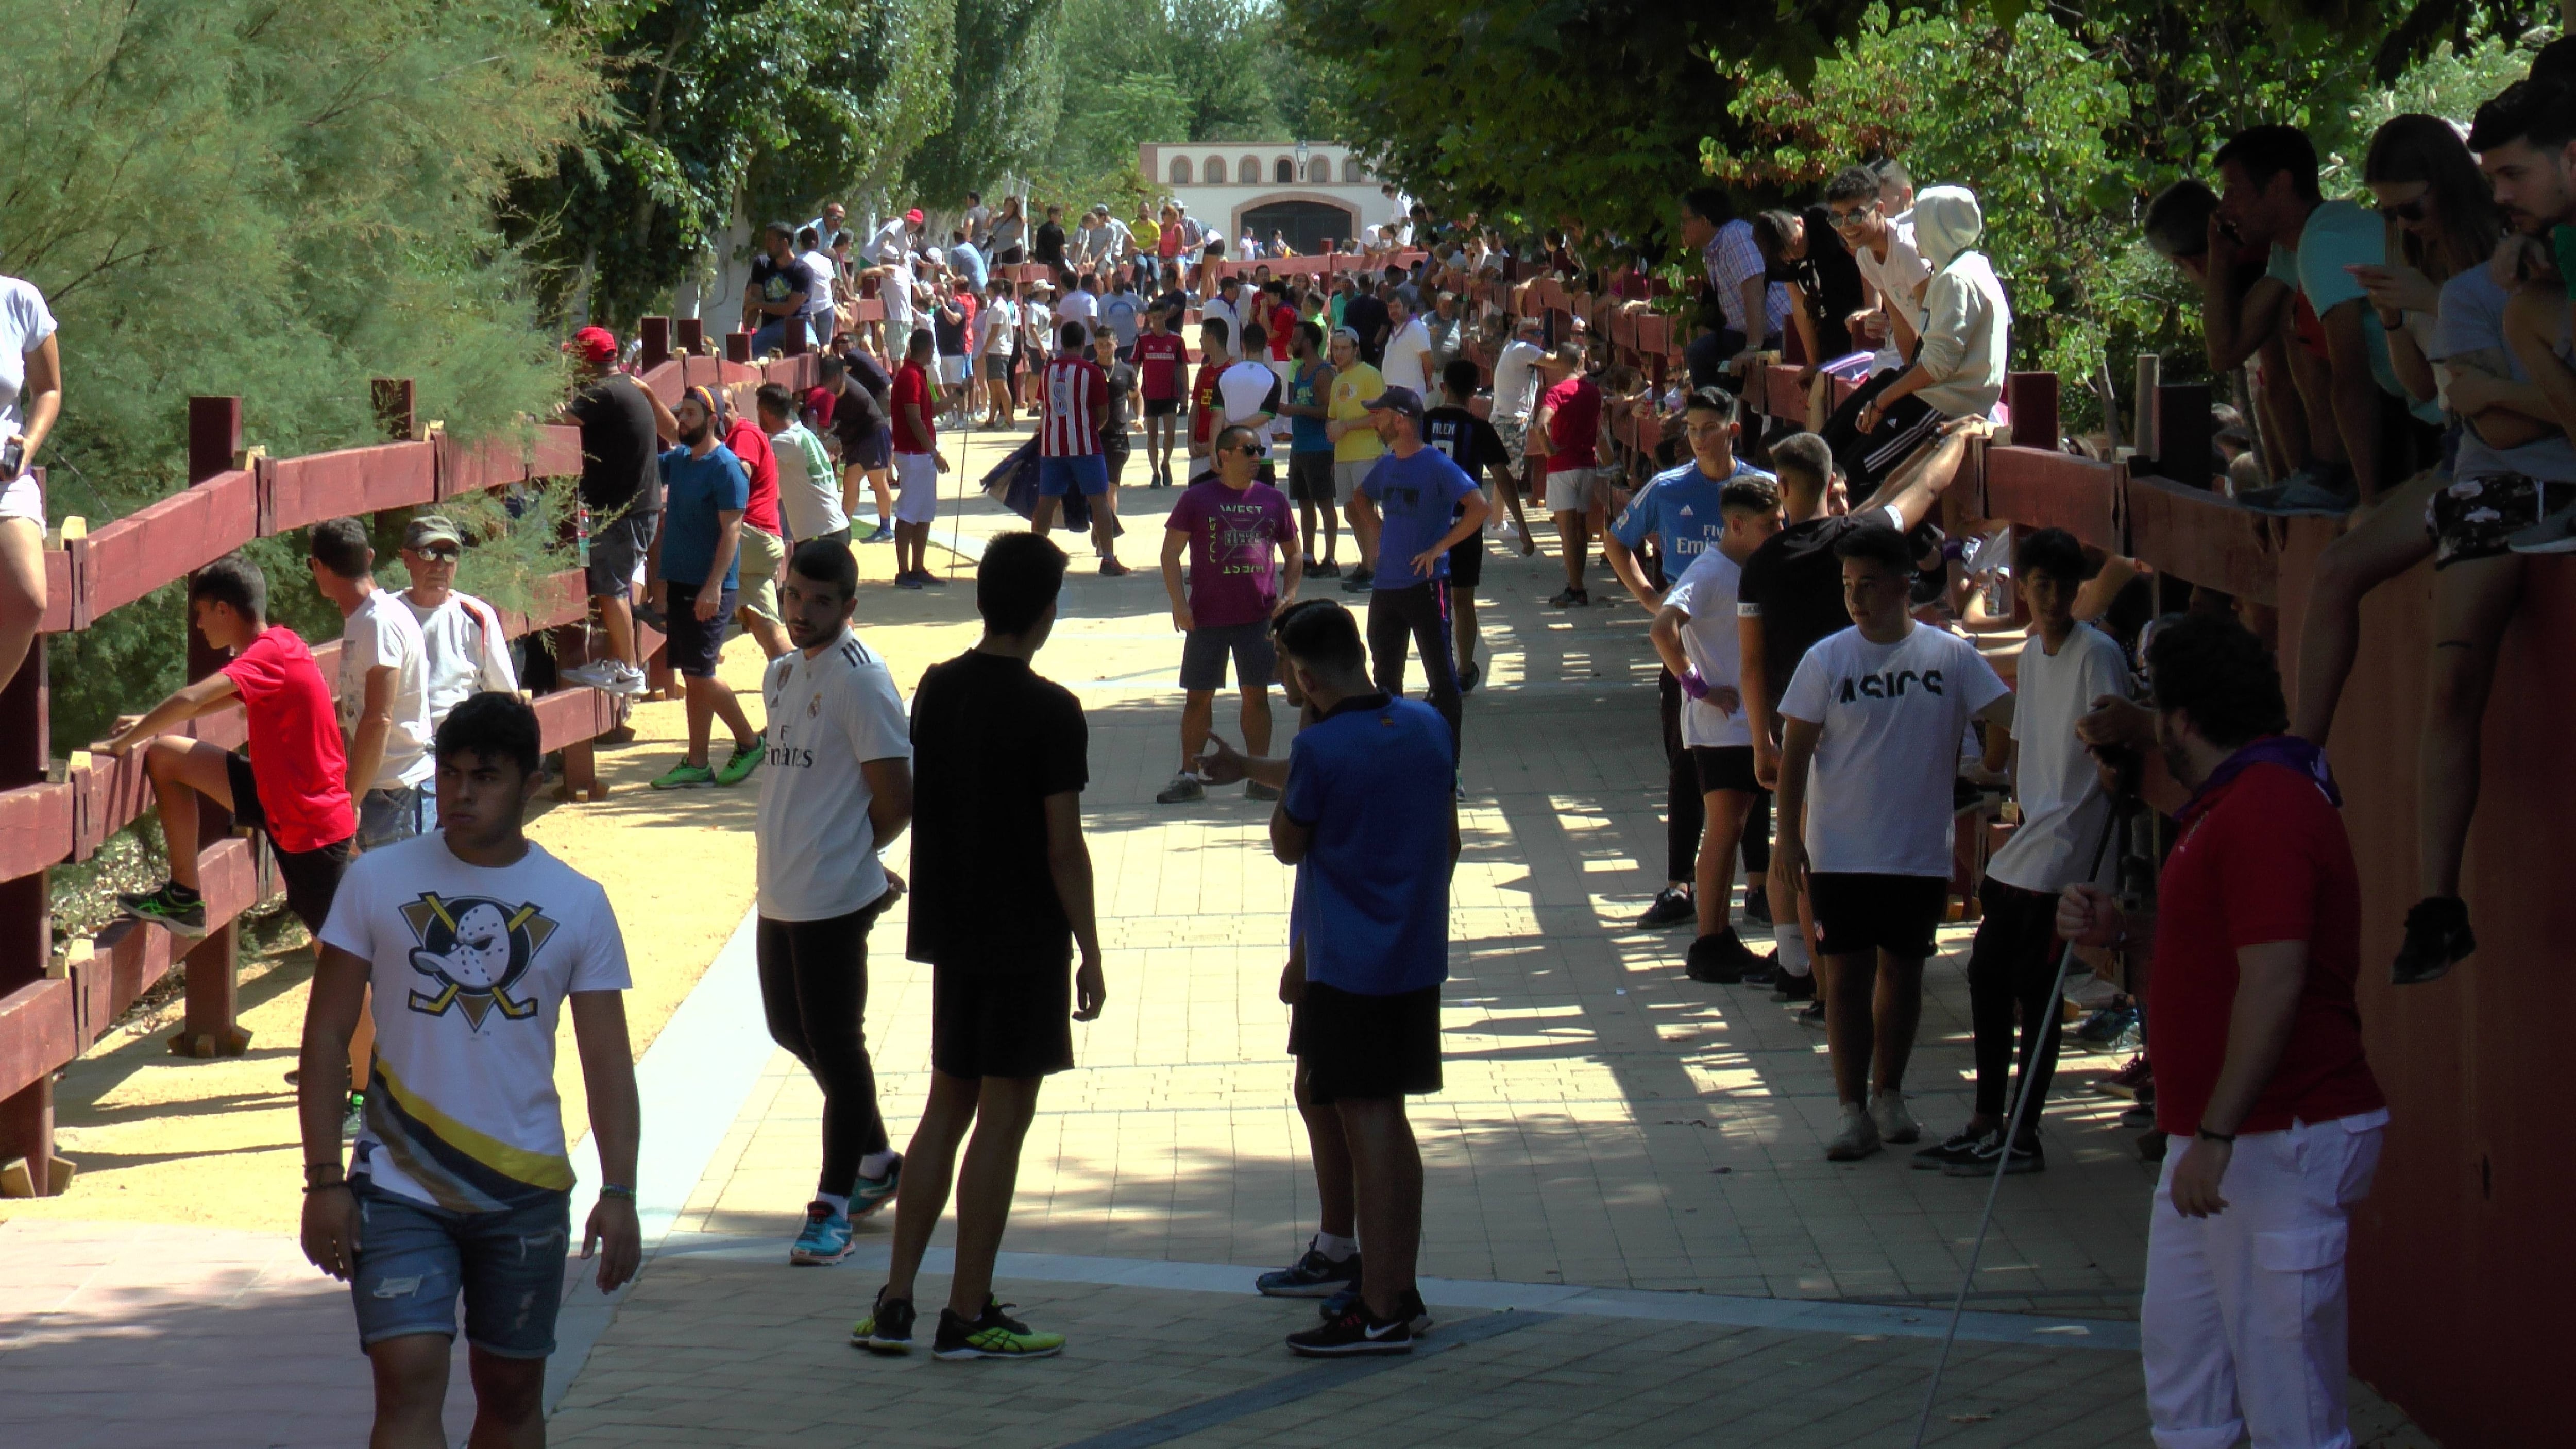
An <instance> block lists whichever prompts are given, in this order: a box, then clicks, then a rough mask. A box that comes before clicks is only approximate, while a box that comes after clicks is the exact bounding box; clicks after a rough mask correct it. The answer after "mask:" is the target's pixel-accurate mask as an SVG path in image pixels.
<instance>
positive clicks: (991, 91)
mask: <svg viewBox="0 0 2576 1449" xmlns="http://www.w3.org/2000/svg"><path fill="white" fill-rule="evenodd" d="M955 4H956V37H957V38H956V45H955V48H954V50H953V52H952V58H951V60H950V62H949V65H948V68H947V70H946V72H945V74H946V85H947V89H948V90H949V92H950V93H951V94H953V95H954V96H955V98H956V100H955V105H954V109H953V110H952V111H951V112H950V114H949V115H948V116H946V117H944V118H943V122H944V123H943V124H941V125H940V126H938V127H937V128H936V129H934V130H932V131H931V132H930V133H929V134H928V135H926V136H924V137H922V138H921V142H920V144H919V146H918V147H917V148H916V149H915V150H914V151H913V152H912V154H911V156H910V157H909V158H908V159H907V161H906V163H905V168H904V178H905V184H906V187H907V190H908V191H909V193H910V194H911V195H913V196H914V197H916V198H918V199H919V200H920V201H921V202H922V203H923V204H924V205H927V206H939V207H948V208H955V207H958V206H962V205H963V204H964V203H965V200H966V193H967V192H969V191H989V190H992V189H994V188H995V187H996V186H997V185H998V184H999V183H1001V182H1002V181H1004V180H1006V179H1008V178H1012V177H1017V176H1023V175H1025V174H1027V172H1028V169H1029V167H1030V166H1032V165H1033V164H1035V163H1036V161H1037V159H1038V157H1039V156H1040V155H1041V154H1043V152H1044V150H1045V148H1046V144H1047V137H1048V134H1049V133H1050V132H1051V131H1052V130H1053V128H1054V126H1055V123H1056V117H1057V113H1058V108H1059V106H1060V105H1061V104H1062V99H1063V95H1064V62H1063V53H1062V49H1061V47H1060V45H1059V43H1058V31H1059V30H1060V28H1061V26H1060V21H1061V14H1060V12H1061V9H1062V6H1063V0H955Z"/></svg>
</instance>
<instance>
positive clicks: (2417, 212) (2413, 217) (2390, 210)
mask: <svg viewBox="0 0 2576 1449" xmlns="http://www.w3.org/2000/svg"><path fill="white" fill-rule="evenodd" d="M2378 210H2379V214H2380V215H2381V216H2385V217H2389V218H2392V219H2394V220H2397V221H2422V220H2423V219H2424V212H2425V207H2424V198H2423V197H2420V196H2419V197H2416V198H2415V199H2414V200H2413V201H2409V202H2406V203H2404V204H2402V205H2398V206H2389V205H2386V204H2384V203H2383V204H2381V205H2380V207H2379V208H2378Z"/></svg>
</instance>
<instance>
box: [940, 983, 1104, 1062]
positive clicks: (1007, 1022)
mask: <svg viewBox="0 0 2576 1449" xmlns="http://www.w3.org/2000/svg"><path fill="white" fill-rule="evenodd" d="M930 1065H931V1067H932V1068H933V1069H934V1070H937V1071H941V1072H945V1073H947V1074H948V1075H950V1076H952V1077H969V1078H973V1077H1043V1076H1047V1075H1049V1074H1051V1073H1054V1072H1061V1071H1065V1070H1067V1069H1069V1068H1071V1067H1072V1066H1073V971H1072V967H1071V963H1070V962H1058V963H1056V964H1055V965H1052V966H1038V967H1020V968H1012V969H1006V970H994V969H992V968H989V967H987V968H984V969H981V970H968V969H966V968H964V967H961V966H933V967H931V968H930Z"/></svg>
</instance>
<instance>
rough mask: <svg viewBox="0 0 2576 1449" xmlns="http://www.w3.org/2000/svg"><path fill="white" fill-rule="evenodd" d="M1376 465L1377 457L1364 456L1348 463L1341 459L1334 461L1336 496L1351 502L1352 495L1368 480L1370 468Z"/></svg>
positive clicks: (1334, 489) (1342, 500)
mask: <svg viewBox="0 0 2576 1449" xmlns="http://www.w3.org/2000/svg"><path fill="white" fill-rule="evenodd" d="M1376 466H1377V459H1375V458H1363V459H1360V460H1358V461H1356V462H1347V463H1346V462H1343V461H1341V460H1340V459H1335V460H1334V462H1333V494H1334V496H1335V497H1336V498H1337V499H1339V500H1340V501H1341V502H1344V503H1348V502H1350V501H1351V495H1352V494H1354V493H1357V492H1359V491H1360V485H1361V484H1362V483H1364V482H1366V481H1368V475H1369V470H1370V469H1371V468H1374V467H1376Z"/></svg>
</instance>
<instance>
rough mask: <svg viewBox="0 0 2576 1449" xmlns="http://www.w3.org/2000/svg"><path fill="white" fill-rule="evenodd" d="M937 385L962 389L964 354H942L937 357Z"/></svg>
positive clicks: (963, 381)
mask: <svg viewBox="0 0 2576 1449" xmlns="http://www.w3.org/2000/svg"><path fill="white" fill-rule="evenodd" d="M939 383H940V386H942V387H964V386H965V385H966V355H965V354H964V353H962V352H960V353H946V352H943V353H941V354H940V355H939Z"/></svg>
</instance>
